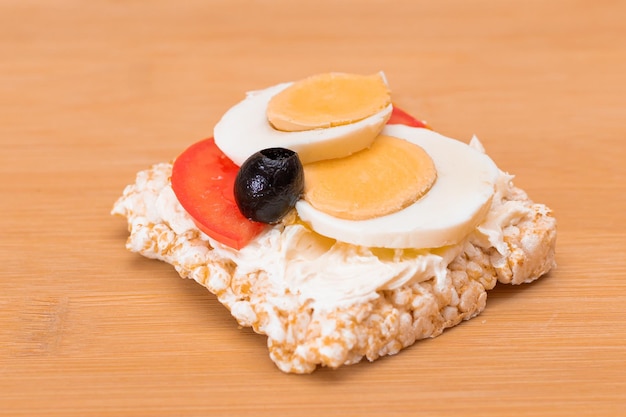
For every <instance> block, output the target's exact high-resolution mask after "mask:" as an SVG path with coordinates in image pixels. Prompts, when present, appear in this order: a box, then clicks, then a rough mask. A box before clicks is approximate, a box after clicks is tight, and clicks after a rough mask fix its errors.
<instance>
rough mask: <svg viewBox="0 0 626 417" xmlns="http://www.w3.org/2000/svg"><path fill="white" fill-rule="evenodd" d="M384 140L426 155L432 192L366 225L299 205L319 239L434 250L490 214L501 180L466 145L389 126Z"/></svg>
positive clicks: (488, 162) (487, 160)
mask: <svg viewBox="0 0 626 417" xmlns="http://www.w3.org/2000/svg"><path fill="white" fill-rule="evenodd" d="M382 134H384V135H388V136H394V137H397V138H401V139H405V140H408V141H410V142H413V143H415V144H417V145H419V146H421V147H422V148H424V150H426V152H427V153H428V154H429V155H430V157H431V158H432V159H433V161H434V163H435V167H436V169H437V180H436V182H435V184H434V185H433V187H432V188H431V189H430V191H429V192H428V193H427V194H426V195H425V196H423V197H422V198H421V199H419V200H418V201H416V202H415V203H413V204H412V205H410V206H408V207H406V208H405V209H403V210H400V211H398V212H395V213H392V214H388V215H385V216H381V217H377V218H373V219H368V220H345V219H339V218H337V217H333V216H330V215H328V214H326V213H323V212H321V211H319V210H317V209H315V208H314V207H313V206H312V205H311V204H309V203H308V202H306V201H305V200H300V201H298V203H297V204H296V210H297V212H298V215H299V217H300V218H301V219H302V220H303V221H304V222H305V223H307V224H308V225H309V226H310V227H311V228H312V229H313V230H314V231H316V232H317V233H319V234H321V235H323V236H327V237H330V238H333V239H337V240H339V241H342V242H347V243H352V244H355V245H361V246H369V247H382V248H437V247H442V246H447V245H452V244H456V243H458V242H459V241H460V240H461V239H463V238H464V237H465V236H467V234H468V233H470V232H471V231H472V230H473V229H474V228H475V227H476V226H477V225H478V224H479V223H480V221H481V220H482V219H483V218H484V216H485V215H486V213H487V211H488V210H489V207H490V202H491V198H492V196H493V194H494V190H495V184H496V180H497V178H498V176H499V175H500V171H499V169H498V167H497V166H496V164H495V163H494V162H493V161H492V160H491V158H489V157H488V156H487V155H486V154H484V153H482V152H479V151H478V150H476V149H474V148H472V147H470V146H469V145H467V144H465V143H463V142H460V141H457V140H455V139H450V138H447V137H445V136H443V135H441V134H438V133H436V132H433V131H431V130H429V129H423V128H414V127H409V126H404V125H389V126H386V127H385V128H384V129H383V131H382ZM389 163H393V161H389ZM392 180H393V179H390V181H392Z"/></svg>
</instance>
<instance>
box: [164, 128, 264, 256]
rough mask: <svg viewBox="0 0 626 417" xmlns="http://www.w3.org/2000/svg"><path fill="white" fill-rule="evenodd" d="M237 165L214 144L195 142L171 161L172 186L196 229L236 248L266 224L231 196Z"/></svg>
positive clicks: (209, 141)
mask: <svg viewBox="0 0 626 417" xmlns="http://www.w3.org/2000/svg"><path fill="white" fill-rule="evenodd" d="M238 171H239V167H238V166H237V165H235V163H234V162H232V161H231V160H230V159H229V158H228V157H227V156H226V155H224V153H223V152H222V151H221V150H220V149H219V148H218V147H217V146H216V145H215V141H214V140H213V138H210V139H205V140H202V141H200V142H197V143H195V144H193V145H191V146H190V147H189V148H187V149H186V150H185V151H184V152H183V153H182V154H181V155H180V156H179V157H178V158H177V159H176V161H174V166H173V169H172V189H173V190H174V193H175V194H176V197H177V198H178V201H179V202H180V204H181V205H182V206H183V208H184V209H185V210H186V211H187V213H189V215H190V216H191V217H192V218H193V219H194V222H195V223H196V225H197V226H198V229H200V230H202V231H203V232H204V233H206V234H207V235H209V236H211V237H212V238H213V239H215V240H217V241H219V242H221V243H224V244H226V245H228V246H230V247H233V248H235V249H241V248H242V247H244V246H245V245H246V244H247V243H248V242H249V241H250V240H251V239H252V238H253V237H254V236H256V235H258V234H259V233H261V231H262V230H263V229H264V228H265V225H264V224H263V223H258V222H253V221H251V220H248V219H247V218H245V217H244V216H243V215H242V214H241V212H240V211H239V207H237V203H236V202H235V196H234V184H235V177H236V176H237V172H238Z"/></svg>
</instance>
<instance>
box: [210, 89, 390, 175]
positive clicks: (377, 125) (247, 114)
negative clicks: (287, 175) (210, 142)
mask: <svg viewBox="0 0 626 417" xmlns="http://www.w3.org/2000/svg"><path fill="white" fill-rule="evenodd" d="M292 84H293V83H283V84H278V85H276V86H273V87H269V88H267V89H264V90H260V91H254V92H250V93H248V94H247V96H246V98H245V99H244V100H243V101H241V102H239V103H238V104H236V105H235V106H233V107H232V108H230V109H229V110H228V111H227V112H226V113H225V114H224V115H223V116H222V118H221V119H220V121H219V122H218V123H217V125H216V126H215V128H214V130H213V135H214V137H215V143H216V145H217V146H218V147H219V148H220V149H221V150H222V152H224V153H225V154H226V155H227V156H228V157H229V158H230V159H231V160H233V162H235V164H237V165H240V166H241V164H242V163H243V162H244V161H245V160H246V159H247V158H248V157H249V156H250V155H252V154H254V153H255V152H258V151H260V150H262V149H265V148H272V147H282V148H288V149H291V150H293V151H295V152H297V153H298V156H299V157H300V160H301V161H302V163H303V164H305V163H309V162H315V161H319V160H323V159H331V158H341V157H344V156H348V155H350V154H352V153H354V152H358V151H360V150H361V149H364V148H367V147H368V146H370V145H371V143H372V142H373V140H374V138H376V136H378V134H379V133H380V131H381V129H382V128H383V127H384V125H385V123H386V122H387V120H388V119H389V116H390V115H391V111H392V109H393V107H392V105H391V104H388V105H387V106H385V107H384V108H383V109H382V110H378V111H376V113H374V114H372V115H369V116H368V117H365V118H364V119H361V120H357V121H354V122H351V123H347V124H340V125H337V126H331V127H317V128H313V129H310V130H302V131H294V132H287V131H283V130H278V129H276V128H275V127H274V126H272V124H271V123H270V122H269V120H268V117H267V113H266V112H267V108H268V103H269V102H270V100H271V99H272V97H274V96H275V95H276V94H278V93H280V92H282V91H283V90H285V89H286V88H288V87H289V86H291V85H292Z"/></svg>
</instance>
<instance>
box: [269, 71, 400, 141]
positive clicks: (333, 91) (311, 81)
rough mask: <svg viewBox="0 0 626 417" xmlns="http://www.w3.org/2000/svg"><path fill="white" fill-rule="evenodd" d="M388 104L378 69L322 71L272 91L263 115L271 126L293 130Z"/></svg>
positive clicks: (349, 118)
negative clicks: (366, 72) (367, 72)
mask: <svg viewBox="0 0 626 417" xmlns="http://www.w3.org/2000/svg"><path fill="white" fill-rule="evenodd" d="M390 104H391V95H390V92H389V88H388V86H387V83H386V80H385V78H384V76H383V74H382V73H377V74H373V75H356V74H346V73H325V74H318V75H314V76H312V77H308V78H305V79H303V80H300V81H297V82H295V83H293V84H292V85H290V86H289V87H287V88H286V89H284V90H283V91H281V92H280V93H278V94H276V95H275V96H274V97H273V98H272V99H271V100H270V102H269V103H268V106H267V119H268V121H269V123H270V124H271V125H272V126H273V127H274V128H275V129H278V130H282V131H288V132H297V131H303V130H312V129H318V128H328V127H334V126H341V125H346V124H350V123H354V122H357V121H359V120H362V119H365V118H367V117H369V116H372V115H374V114H376V113H378V112H380V111H382V110H383V109H385V108H386V107H387V106H389V105H390Z"/></svg>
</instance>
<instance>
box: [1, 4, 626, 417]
mask: <svg viewBox="0 0 626 417" xmlns="http://www.w3.org/2000/svg"><path fill="white" fill-rule="evenodd" d="M391 3H393V4H394V6H393V7H392V6H390V4H391ZM624 16H626V2H623V1H611V0H578V1H575V0H554V1H543V0H541V1H539V0H531V1H526V2H513V1H498V0H479V1H472V2H468V1H462V0H456V1H440V2H433V1H422V0H417V1H412V0H404V1H396V2H383V1H382V0H361V1H356V0H353V1H333V0H316V1H314V2H295V1H293V2H292V1H287V0H276V1H270V0H265V1H241V0H238V1H227V0H220V1H211V0H194V1H163V0H154V1H117V0H108V1H105V0H94V1H79V0H56V1H48V2H45V1H36V0H0V57H1V59H0V97H1V101H0V133H1V135H0V141H1V152H0V158H1V159H0V161H1V163H0V192H1V197H0V199H1V200H0V210H1V212H0V213H1V214H2V215H1V216H0V234H1V239H0V245H1V251H0V265H1V267H0V271H1V272H0V274H1V276H2V291H1V292H0V415H7V416H87V415H89V416H114V415H115V416H193V415H197V416H208V415H260V416H264V415H267V416H270V415H271V416H278V415H299V416H303V417H304V416H309V415H311V416H313V415H325V416H329V417H330V416H340V415H341V416H346V415H360V416H390V415H405V416H409V415H411V416H413V415H422V414H423V415H431V416H432V415H464V416H472V415H477V416H478V415H480V416H503V415H516V416H522V415H542V416H572V415H579V416H580V415H590V416H591V415H593V416H618V415H626V382H625V381H626V376H625V374H626V347H625V344H626V342H625V340H626V324H625V322H626V266H625V259H624V258H625V254H626V237H625V236H626V225H625V223H626V222H625V220H626V219H625V216H626V214H625V213H626V185H625V182H626V168H625V166H626V163H625V162H624V161H625V158H626V98H625V97H626V78H625V75H624V74H626V56H625V50H626V49H625V47H626V41H625V39H626V25H624V24H623V17H624ZM378 70H384V71H385V72H386V74H387V77H388V79H389V82H390V84H391V86H392V89H393V94H394V100H395V102H396V104H398V105H399V106H401V107H403V108H405V109H406V110H408V111H410V112H411V113H413V114H416V115H418V116H419V117H421V118H423V119H426V120H428V121H429V122H430V124H431V125H432V126H433V127H435V128H436V130H439V131H440V132H442V133H444V134H447V135H449V136H453V137H457V138H459V139H464V140H468V139H469V138H470V137H471V135H472V134H477V135H478V136H479V137H480V138H481V140H482V141H483V143H484V145H485V146H486V148H487V151H488V152H489V154H490V155H491V156H492V157H493V158H494V159H495V161H496V162H497V163H498V164H499V165H500V167H501V168H503V169H505V170H507V171H509V172H511V173H514V174H516V178H517V179H516V183H517V185H519V186H521V187H523V188H524V189H525V190H526V191H527V192H528V193H529V194H530V196H531V197H532V198H533V199H534V200H536V201H540V202H543V203H546V204H548V205H549V206H550V207H552V208H553V209H554V211H555V213H556V216H557V218H558V221H559V239H558V249H557V253H558V254H557V261H558V269H556V270H555V271H554V272H553V273H551V274H549V275H548V276H546V277H544V278H543V279H541V280H540V281H538V282H536V283H534V284H532V285H527V286H523V287H515V288H513V287H509V286H498V287H497V288H496V289H495V290H494V291H492V292H491V293H490V295H489V299H488V303H487V309H486V310H485V311H484V313H483V314H482V315H480V316H479V317H477V318H475V319H473V320H471V321H469V322H466V323H463V324H462V325H460V326H458V327H456V328H454V329H452V330H449V331H447V332H446V333H444V335H443V336H441V337H438V338H436V339H432V340H426V341H422V342H418V343H417V344H416V345H414V346H413V347H411V348H409V349H407V350H405V351H403V352H402V353H400V354H399V355H397V356H394V357H389V358H385V359H382V360H379V361H377V362H375V363H373V364H370V363H361V364H358V365H355V366H350V367H345V368H343V369H340V370H337V371H332V370H328V369H321V370H318V371H317V372H315V373H314V374H312V375H308V376H294V375H286V374H283V373H281V372H280V371H278V370H277V368H276V367H275V366H274V365H273V363H272V362H271V361H270V360H269V358H268V354H267V349H266V346H265V338H264V337H263V336H260V335H257V334H254V333H253V332H252V331H250V330H249V329H238V328H237V325H236V323H235V322H234V320H233V319H232V318H231V317H230V315H229V313H228V312H227V311H226V309H225V308H223V307H222V306H221V305H220V304H219V303H218V302H217V301H216V299H215V298H214V297H213V296H212V295H211V294H210V293H208V292H207V291H206V290H205V289H203V288H202V287H200V286H199V285H197V284H195V283H194V282H192V281H187V280H182V279H179V278H178V275H177V274H176V272H175V271H174V270H173V268H171V267H170V266H168V265H166V264H164V263H160V262H157V261H151V260H148V259H144V258H142V257H140V256H138V255H134V254H131V253H129V252H127V251H126V250H125V248H124V242H125V239H126V236H127V231H126V226H125V224H124V222H123V220H121V219H120V218H116V217H112V216H110V215H109V211H110V209H111V207H112V204H113V202H114V200H115V199H116V198H117V197H118V195H120V193H121V191H122V189H123V188H124V186H125V185H126V184H127V183H130V182H131V181H133V178H134V175H135V173H136V172H137V171H139V170H141V169H144V168H146V167H148V166H149V165H151V164H153V163H156V162H161V161H167V160H171V159H172V158H174V157H175V156H177V155H178V153H179V152H180V151H182V150H183V149H184V148H185V147H186V146H188V145H189V144H191V143H192V142H194V141H196V140H198V139H201V138H204V137H206V136H209V135H211V133H212V127H213V125H214V124H215V123H216V121H217V120H218V119H219V117H220V116H221V114H222V113H223V112H224V111H225V110H226V109H227V108H228V107H229V106H231V105H232V104H234V103H235V102H237V101H238V100H240V99H241V98H242V97H243V92H244V91H247V90H251V89H256V88H262V87H266V86H269V85H272V84H276V83H278V82H282V81H288V80H294V79H298V78H302V77H304V76H307V75H311V74H314V73H318V72H325V71H349V72H358V73H370V72H374V71H378Z"/></svg>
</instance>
